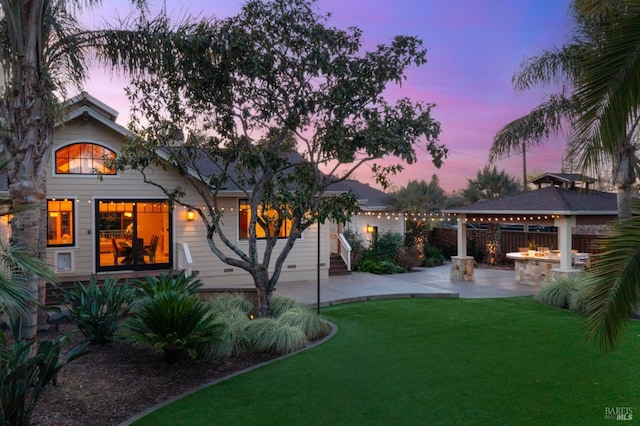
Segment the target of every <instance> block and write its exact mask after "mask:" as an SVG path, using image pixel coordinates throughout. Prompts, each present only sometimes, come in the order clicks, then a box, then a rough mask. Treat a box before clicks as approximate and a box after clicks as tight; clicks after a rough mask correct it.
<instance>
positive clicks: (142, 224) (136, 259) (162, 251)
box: [96, 200, 171, 270]
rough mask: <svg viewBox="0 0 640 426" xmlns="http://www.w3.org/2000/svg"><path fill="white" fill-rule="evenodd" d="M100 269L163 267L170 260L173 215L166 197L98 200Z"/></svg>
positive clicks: (167, 264)
mask: <svg viewBox="0 0 640 426" xmlns="http://www.w3.org/2000/svg"><path fill="white" fill-rule="evenodd" d="M96 220H97V228H98V232H97V235H98V247H99V255H98V256H97V258H98V270H113V269H136V270H138V269H160V268H167V267H169V266H170V263H171V215H170V209H169V203H168V202H167V201H166V200H143V201H133V200H99V201H98V202H97V203H96Z"/></svg>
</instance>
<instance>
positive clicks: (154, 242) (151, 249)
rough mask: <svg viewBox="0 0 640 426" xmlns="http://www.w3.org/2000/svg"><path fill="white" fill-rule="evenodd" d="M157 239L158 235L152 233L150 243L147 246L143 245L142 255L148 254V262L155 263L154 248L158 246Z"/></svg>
mask: <svg viewBox="0 0 640 426" xmlns="http://www.w3.org/2000/svg"><path fill="white" fill-rule="evenodd" d="M159 239H160V237H159V236H157V235H153V236H152V237H151V244H149V245H148V246H144V250H143V254H144V256H148V257H149V262H150V263H155V262H156V249H157V248H158V240H159Z"/></svg>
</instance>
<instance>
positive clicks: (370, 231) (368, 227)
mask: <svg viewBox="0 0 640 426" xmlns="http://www.w3.org/2000/svg"><path fill="white" fill-rule="evenodd" d="M374 230H375V228H374V227H373V225H367V234H373V231H374Z"/></svg>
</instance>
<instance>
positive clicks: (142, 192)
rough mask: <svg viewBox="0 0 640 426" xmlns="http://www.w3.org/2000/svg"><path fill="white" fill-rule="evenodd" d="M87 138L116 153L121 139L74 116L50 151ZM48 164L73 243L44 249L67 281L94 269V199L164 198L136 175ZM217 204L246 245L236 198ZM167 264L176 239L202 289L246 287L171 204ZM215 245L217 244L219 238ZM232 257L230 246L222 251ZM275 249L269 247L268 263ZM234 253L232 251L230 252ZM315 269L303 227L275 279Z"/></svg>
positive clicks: (50, 194) (170, 180) (172, 178)
mask: <svg viewBox="0 0 640 426" xmlns="http://www.w3.org/2000/svg"><path fill="white" fill-rule="evenodd" d="M75 142H90V143H97V144H100V145H103V146H105V147H107V148H109V149H112V150H114V151H115V152H116V153H117V152H118V151H119V149H120V148H121V146H122V144H123V143H124V137H123V135H122V134H121V133H120V132H118V131H116V130H114V129H111V128H109V127H107V126H105V125H103V124H101V123H99V122H97V121H95V120H93V119H89V120H87V121H85V120H83V119H82V118H78V119H75V120H73V121H71V122H68V123H66V124H65V125H64V126H62V127H59V128H58V130H57V131H56V133H55V135H54V141H53V151H52V155H53V153H54V152H55V151H56V150H57V149H59V148H60V147H62V146H64V145H67V144H69V143H75ZM51 163H52V164H51V167H50V168H49V170H48V173H47V198H48V199H52V198H56V199H65V198H66V199H73V200H76V204H75V220H74V223H75V237H76V240H75V246H73V247H60V248H57V247H56V248H48V249H47V260H48V261H49V262H50V263H51V264H52V265H54V269H55V270H57V273H58V274H59V276H60V278H61V279H65V280H73V277H74V276H87V275H89V274H91V273H95V272H96V266H95V265H96V253H97V249H96V247H95V235H94V232H95V209H94V203H95V200H96V199H105V198H112V199H118V198H123V199H136V200H143V199H165V198H166V197H165V196H164V194H163V193H162V191H161V190H160V189H158V188H156V187H155V186H153V185H149V184H145V183H144V182H143V180H142V176H141V175H140V173H138V172H135V171H125V172H124V173H121V174H119V175H117V176H104V177H103V180H102V181H100V180H98V178H97V177H96V176H90V175H88V176H63V175H55V174H54V173H53V171H54V161H53V157H52V161H51ZM150 177H151V178H152V179H153V180H155V181H157V182H159V183H162V184H164V185H166V186H167V187H174V186H176V185H181V186H183V187H184V188H185V189H187V196H186V197H185V198H184V201H185V202H188V203H190V204H193V205H201V204H202V200H201V199H200V198H199V196H198V195H197V194H196V193H195V191H193V190H192V189H191V190H189V189H190V188H189V187H188V186H187V182H186V180H185V179H184V178H183V177H181V176H179V175H178V174H177V173H174V172H170V171H164V170H161V169H156V170H155V171H152V172H151V175H150ZM221 208H224V209H225V213H224V220H223V224H222V229H223V230H224V232H225V234H226V235H227V237H228V238H229V239H230V240H231V241H234V242H236V243H237V244H238V245H239V247H240V248H245V247H248V243H245V242H241V241H239V240H238V198H237V197H230V198H228V199H224V200H222V201H221ZM172 220H173V248H174V250H173V263H172V264H173V265H177V254H178V251H177V250H176V247H177V244H178V243H187V244H188V246H189V249H190V252H191V255H192V258H193V265H192V270H193V271H197V272H198V274H199V277H200V278H201V279H202V281H203V282H204V283H205V285H206V286H207V287H230V286H240V285H251V284H252V283H253V281H252V279H251V277H250V276H249V274H248V273H247V272H245V271H243V270H241V269H239V268H235V267H231V266H229V265H226V264H224V263H222V262H221V261H220V260H219V259H218V258H217V257H216V256H215V254H213V252H212V251H211V250H210V248H209V246H208V244H207V240H206V234H205V228H204V224H202V222H201V220H200V218H199V217H198V216H197V215H196V218H195V220H194V221H192V222H189V221H187V220H186V210H185V209H184V208H183V207H181V206H177V207H176V208H175V209H174V211H173V216H172ZM321 232H322V237H321V240H322V245H321V263H323V264H324V267H323V268H322V269H321V276H322V277H327V276H328V265H329V262H328V258H329V256H328V247H327V244H326V241H327V238H328V232H327V229H326V228H321ZM220 244H221V245H220V246H222V243H221V242H220ZM225 251H226V252H227V253H229V255H233V254H232V252H231V250H230V249H225ZM59 253H69V254H70V255H71V259H72V262H71V268H70V269H69V270H59V269H58V268H56V266H57V265H56V263H57V262H56V260H57V259H58V254H59ZM278 253H279V250H277V247H276V250H275V251H274V257H273V258H272V262H271V263H272V264H273V263H275V256H277V254H278ZM234 256H235V255H234ZM316 273H317V228H316V227H312V228H311V229H309V230H307V231H306V232H305V233H304V235H303V237H302V238H301V239H300V240H298V241H297V242H296V243H295V246H294V248H293V250H292V251H291V253H290V255H289V257H288V258H287V260H286V261H285V264H284V267H283V269H282V274H281V277H280V281H298V280H307V279H313V278H314V277H315V276H316ZM108 275H110V276H114V277H115V276H117V275H118V272H115V271H110V272H109V273H108Z"/></svg>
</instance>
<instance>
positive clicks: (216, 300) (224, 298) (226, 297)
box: [209, 293, 256, 318]
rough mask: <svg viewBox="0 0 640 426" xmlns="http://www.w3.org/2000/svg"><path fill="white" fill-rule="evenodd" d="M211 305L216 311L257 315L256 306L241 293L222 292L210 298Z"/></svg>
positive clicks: (247, 315)
mask: <svg viewBox="0 0 640 426" xmlns="http://www.w3.org/2000/svg"><path fill="white" fill-rule="evenodd" d="M209 307H210V308H211V310H213V311H214V312H216V313H220V312H234V311H239V312H242V314H243V315H245V316H246V317H247V318H248V317H249V315H256V307H255V305H254V304H253V303H251V301H250V300H249V299H247V298H246V297H245V296H244V295H243V294H240V293H222V294H219V295H216V296H215V297H213V298H212V299H211V300H209Z"/></svg>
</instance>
